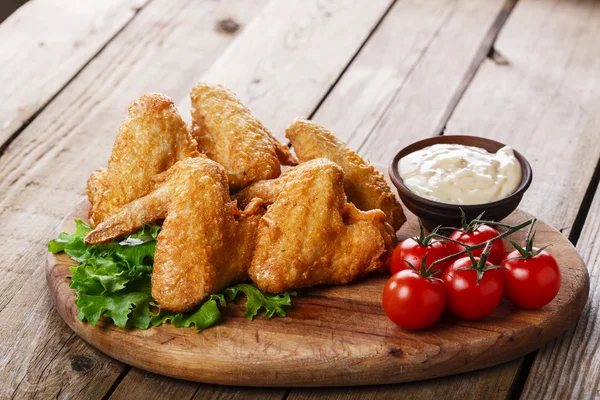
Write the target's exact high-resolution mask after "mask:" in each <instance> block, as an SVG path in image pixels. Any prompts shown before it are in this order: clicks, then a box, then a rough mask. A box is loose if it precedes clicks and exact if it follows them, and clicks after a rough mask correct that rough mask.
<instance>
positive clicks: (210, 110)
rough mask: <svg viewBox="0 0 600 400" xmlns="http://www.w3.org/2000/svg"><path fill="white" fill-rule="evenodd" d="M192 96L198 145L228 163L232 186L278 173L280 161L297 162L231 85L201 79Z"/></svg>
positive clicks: (242, 184)
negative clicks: (209, 82)
mask: <svg viewBox="0 0 600 400" xmlns="http://www.w3.org/2000/svg"><path fill="white" fill-rule="evenodd" d="M190 96H191V100H192V121H193V123H192V135H193V136H194V138H195V139H196V141H197V142H198V149H199V150H200V152H201V153H204V154H206V155H207V156H208V157H209V158H211V159H213V160H215V161H216V162H218V163H219V164H221V165H223V167H225V171H226V172H227V177H228V179H229V186H230V187H231V189H240V188H243V187H246V186H248V185H250V184H251V183H253V182H257V181H260V180H263V179H271V178H276V177H278V176H279V174H280V173H281V166H280V164H284V165H295V164H297V162H296V159H295V158H294V156H293V155H292V154H291V153H290V151H289V149H288V148H287V147H286V146H284V145H283V144H281V143H280V142H279V141H278V140H277V139H275V138H274V137H273V136H272V135H271V133H270V132H269V130H268V129H267V128H265V127H264V126H263V124H262V123H261V122H260V121H259V120H257V119H256V118H254V117H253V116H252V114H251V113H250V110H249V109H248V107H246V106H245V105H244V104H242V102H241V101H240V100H239V99H238V98H237V97H236V96H235V94H233V93H232V92H231V91H229V90H228V89H225V88H224V87H223V86H220V85H208V84H206V83H199V84H197V85H196V86H195V87H194V88H192V90H191V93H190Z"/></svg>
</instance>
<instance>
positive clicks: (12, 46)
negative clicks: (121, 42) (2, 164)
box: [0, 0, 147, 149]
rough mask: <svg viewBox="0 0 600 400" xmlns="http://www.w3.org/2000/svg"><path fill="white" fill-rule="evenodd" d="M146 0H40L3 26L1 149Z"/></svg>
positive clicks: (0, 36) (0, 43)
mask: <svg viewBox="0 0 600 400" xmlns="http://www.w3.org/2000/svg"><path fill="white" fill-rule="evenodd" d="M146 2H147V0H105V1H93V0H88V1H76V2H73V1H69V0H58V1H57V0H53V1H50V0H36V1H30V2H28V3H27V4H25V5H24V6H23V7H21V8H20V9H18V10H17V11H16V12H15V13H14V14H13V15H11V16H10V17H9V18H8V19H7V20H6V21H4V22H3V23H2V24H1V25H0V54H1V55H2V62H0V87H2V92H3V101H2V103H1V104H0V149H2V148H3V147H4V143H5V142H6V141H7V140H9V138H11V136H12V135H14V134H15V133H16V132H17V131H18V130H19V128H21V127H22V126H23V124H25V123H26V122H27V121H29V120H30V119H31V118H32V117H33V116H34V115H35V114H36V112H38V111H39V110H40V108H42V107H43V106H44V105H45V104H46V103H47V102H48V101H50V99H52V97H53V96H54V95H55V94H56V93H57V92H58V91H60V89H61V88H63V87H64V86H65V85H66V84H67V83H68V82H69V80H71V79H72V78H73V76H74V75H76V74H77V72H79V71H80V70H81V68H82V67H83V66H85V64H86V63H87V62H88V61H89V60H90V59H91V58H93V57H94V55H95V54H96V53H97V52H98V51H100V49H101V48H102V47H103V46H104V45H105V44H106V43H107V42H108V41H110V40H111V38H112V37H113V36H114V35H115V34H116V33H117V32H119V30H121V29H122V28H123V26H125V25H127V23H129V21H131V19H132V17H133V16H134V15H135V14H136V12H137V10H139V9H140V8H141V7H143V6H144V4H146Z"/></svg>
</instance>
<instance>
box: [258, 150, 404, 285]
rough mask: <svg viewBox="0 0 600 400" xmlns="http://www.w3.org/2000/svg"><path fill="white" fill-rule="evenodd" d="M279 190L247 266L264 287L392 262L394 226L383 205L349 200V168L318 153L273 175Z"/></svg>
mask: <svg viewBox="0 0 600 400" xmlns="http://www.w3.org/2000/svg"><path fill="white" fill-rule="evenodd" d="M274 181H278V182H275V183H274V185H276V186H273V187H275V188H277V189H279V190H273V191H268V192H265V193H270V194H275V193H276V192H277V191H278V194H277V196H276V198H275V199H274V202H273V204H272V205H270V206H269V208H268V210H267V213H266V214H265V215H264V216H263V217H262V219H261V220H260V222H259V226H258V230H257V234H256V248H255V250H254V257H253V258H252V264H251V266H250V269H249V270H248V274H249V275H250V278H252V280H253V281H254V283H256V285H257V286H258V287H259V288H260V289H261V290H263V291H266V292H273V293H279V292H283V291H285V290H289V289H294V288H300V287H307V286H314V285H319V284H346V283H348V282H350V281H352V280H353V279H355V278H357V277H359V276H362V275H364V274H366V273H368V272H371V271H375V270H379V269H382V268H384V267H386V266H387V265H388V261H389V257H390V254H391V251H392V248H393V239H392V235H393V229H392V227H391V226H390V225H389V224H387V223H386V217H385V214H384V213H383V212H382V211H381V210H371V211H367V212H365V211H360V210H358V209H357V208H356V207H355V206H354V205H353V204H350V203H347V202H346V196H345V194H344V171H343V170H342V168H341V167H340V166H338V165H337V164H335V163H333V162H331V161H329V160H326V159H316V160H312V161H309V162H306V163H303V164H300V165H299V166H297V167H294V168H291V169H290V170H288V171H286V172H285V173H284V174H283V175H282V176H281V177H280V178H278V179H276V180H274Z"/></svg>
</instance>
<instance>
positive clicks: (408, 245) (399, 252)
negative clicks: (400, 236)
mask: <svg viewBox="0 0 600 400" xmlns="http://www.w3.org/2000/svg"><path fill="white" fill-rule="evenodd" d="M419 227H420V229H421V232H420V235H419V236H417V237H414V238H408V239H405V240H403V241H402V242H400V243H399V244H398V246H396V248H395V249H394V252H393V253H392V259H391V261H390V271H391V272H392V274H395V273H397V272H400V271H403V270H406V269H411V267H410V266H411V265H412V266H414V267H415V268H419V266H420V265H421V262H422V260H423V259H424V258H425V256H427V263H426V265H425V267H426V269H427V268H429V267H430V266H431V264H433V263H434V262H435V261H438V260H440V259H442V258H444V257H447V256H450V255H452V254H453V253H452V252H451V251H450V249H449V248H448V247H447V246H446V243H444V242H441V241H439V240H436V239H434V235H435V234H436V233H437V229H434V230H433V231H432V232H431V234H430V235H427V236H426V235H425V229H424V228H423V225H422V223H421V221H420V220H419ZM451 262H452V260H447V261H444V262H441V263H438V264H436V265H435V266H434V268H433V270H439V271H443V270H444V269H446V267H448V265H450V263H451Z"/></svg>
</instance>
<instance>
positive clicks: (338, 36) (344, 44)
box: [182, 0, 393, 139]
mask: <svg viewBox="0 0 600 400" xmlns="http://www.w3.org/2000/svg"><path fill="white" fill-rule="evenodd" d="M392 2H393V1H392V0H371V1H367V2H362V1H359V2H347V1H341V0H311V1H287V2H273V3H272V4H271V5H270V6H268V7H266V8H265V9H264V11H263V12H262V13H261V14H260V15H259V16H258V17H257V18H256V19H255V20H254V21H253V22H252V24H250V26H248V28H247V30H246V32H245V34H244V35H243V36H241V37H240V38H239V39H238V40H236V41H235V43H233V44H232V45H231V46H230V47H229V48H228V49H227V51H226V52H225V53H224V54H223V56H221V57H220V58H219V60H218V61H217V62H216V63H215V64H214V65H213V66H212V68H211V69H210V70H209V71H208V72H207V73H206V74H205V75H204V76H203V79H204V80H206V81H207V82H211V83H212V82H216V83H221V84H223V85H225V86H227V87H229V88H231V89H232V90H233V91H234V92H236V93H237V94H238V96H240V98H241V99H242V101H244V102H246V103H248V104H250V105H251V108H252V112H253V113H254V114H255V115H256V116H257V117H259V118H260V119H261V120H262V121H263V122H264V123H265V125H266V126H267V127H269V129H271V130H272V131H273V134H274V135H275V136H277V137H279V138H280V139H281V138H283V136H284V129H285V127H286V126H287V125H288V124H289V123H290V122H291V121H293V120H294V118H295V117H297V116H299V115H307V114H309V113H310V112H311V111H312V110H313V109H314V108H315V107H316V105H317V104H318V103H319V101H320V99H321V98H322V97H323V96H324V95H325V94H326V93H327V91H328V90H329V89H330V87H331V86H332V85H333V84H334V83H335V81H336V79H337V78H338V77H339V75H340V73H341V72H342V71H343V69H344V68H345V67H346V65H347V64H348V62H349V61H350V60H351V59H352V57H353V56H354V55H355V53H356V52H357V51H358V50H359V48H360V46H361V45H362V43H363V42H364V41H365V40H366V39H367V38H368V36H369V33H370V32H371V30H372V29H373V28H374V27H375V25H376V24H377V22H378V21H379V20H380V19H381V17H382V15H383V14H384V13H385V11H386V10H387V8H388V7H389V6H390V4H391V3H392ZM185 102H186V104H187V102H188V100H187V99H186V100H185ZM182 109H183V107H182Z"/></svg>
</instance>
